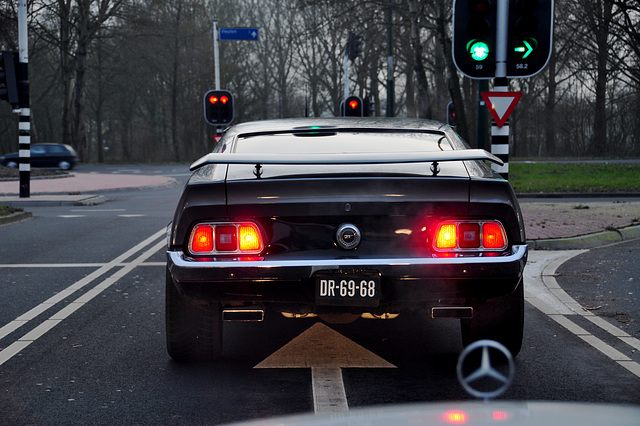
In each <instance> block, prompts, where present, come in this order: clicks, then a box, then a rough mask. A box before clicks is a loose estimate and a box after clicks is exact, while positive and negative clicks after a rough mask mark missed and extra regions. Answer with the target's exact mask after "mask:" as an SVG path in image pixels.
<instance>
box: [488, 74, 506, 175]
mask: <svg viewBox="0 0 640 426" xmlns="http://www.w3.org/2000/svg"><path fill="white" fill-rule="evenodd" d="M493 90H494V91H496V92H508V91H509V80H508V79H507V78H504V77H503V78H496V79H495V84H494V88H493ZM491 153H492V154H494V155H495V156H496V157H498V158H499V159H501V160H502V161H503V162H504V165H502V166H499V165H497V164H495V163H494V164H492V165H491V168H492V169H493V171H495V172H496V173H498V174H500V176H502V177H503V178H504V179H505V180H509V122H508V121H507V122H506V123H504V125H503V126H502V127H498V125H497V123H496V121H495V119H493V120H491Z"/></svg>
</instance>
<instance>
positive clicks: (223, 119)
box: [204, 21, 260, 143]
mask: <svg viewBox="0 0 640 426" xmlns="http://www.w3.org/2000/svg"><path fill="white" fill-rule="evenodd" d="M259 36H260V32H259V30H258V28H218V22H217V21H213V59H214V74H215V75H214V78H215V84H216V88H215V90H210V91H208V92H207V93H206V94H205V96H204V116H205V120H207V122H208V123H209V124H211V125H213V126H218V125H220V124H229V123H231V121H233V96H232V95H231V92H229V91H228V90H221V89H220V55H219V51H218V42H219V41H220V40H249V41H256V40H258V37H259ZM212 95H215V96H212ZM214 99H215V101H213V100H214ZM221 133H222V129H221V128H220V127H216V129H215V134H214V136H213V139H214V140H215V142H216V143H218V141H219V140H220V137H221Z"/></svg>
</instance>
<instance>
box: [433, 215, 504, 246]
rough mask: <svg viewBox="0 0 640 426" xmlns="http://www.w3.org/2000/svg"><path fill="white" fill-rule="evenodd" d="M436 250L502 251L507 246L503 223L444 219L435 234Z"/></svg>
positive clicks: (434, 243) (434, 244)
mask: <svg viewBox="0 0 640 426" xmlns="http://www.w3.org/2000/svg"><path fill="white" fill-rule="evenodd" d="M433 248H434V249H435V250H436V251H439V252H442V251H445V252H450V251H500V250H504V249H506V248H507V234H506V232H505V230H504V226H502V223H500V222H498V221H495V220H490V221H444V222H440V223H439V224H438V226H436V229H435V233H434V236H433Z"/></svg>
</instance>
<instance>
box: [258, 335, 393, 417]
mask: <svg viewBox="0 0 640 426" xmlns="http://www.w3.org/2000/svg"><path fill="white" fill-rule="evenodd" d="M254 368H311V381H312V387H313V405H314V410H315V412H316V413H327V412H339V411H347V410H349V405H348V404H347V396H346V393H345V390H344V382H343V381H342V369H343V368H396V366H395V365H393V364H391V363H389V362H387V361H385V360H384V359H382V358H380V357H379V356H377V355H376V354H374V353H373V352H371V351H369V350H367V349H365V348H363V347H362V346H360V345H358V344H357V343H355V342H353V341H352V340H349V339H348V338H346V337H344V336H343V335H342V334H340V333H338V332H336V331H334V330H332V329H331V328H329V327H327V326H326V325H324V324H322V323H316V324H314V325H313V326H312V327H310V328H309V329H308V330H306V331H305V332H303V333H302V334H300V335H299V336H298V337H296V338H295V339H293V340H292V341H290V342H289V343H287V344H286V345H284V346H283V347H282V348H280V349H278V350H277V351H276V352H274V353H273V354H272V355H271V356H269V357H268V358H267V359H265V360H264V361H262V362H261V363H259V364H258V365H256V366H255V367H254Z"/></svg>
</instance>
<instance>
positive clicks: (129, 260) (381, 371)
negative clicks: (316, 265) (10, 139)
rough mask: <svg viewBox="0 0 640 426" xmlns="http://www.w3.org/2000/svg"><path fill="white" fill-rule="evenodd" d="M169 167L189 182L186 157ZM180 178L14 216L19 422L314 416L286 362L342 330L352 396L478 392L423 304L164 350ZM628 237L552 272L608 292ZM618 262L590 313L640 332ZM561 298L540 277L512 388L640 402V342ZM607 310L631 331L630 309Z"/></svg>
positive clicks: (15, 407)
mask: <svg viewBox="0 0 640 426" xmlns="http://www.w3.org/2000/svg"><path fill="white" fill-rule="evenodd" d="M87 167H88V166H87ZM102 170H105V169H102ZM83 171H86V170H83ZM122 171H123V170H120V169H118V167H114V168H113V169H110V170H109V172H122ZM143 171H144V172H145V173H149V172H150V171H149V169H144V170H143ZM126 172H127V173H133V172H135V171H134V168H131V167H127V170H126ZM158 172H159V173H163V174H171V175H173V176H175V177H176V179H178V180H181V181H184V180H185V179H186V171H182V170H180V169H179V168H178V169H176V168H175V167H174V166H162V167H159V168H158ZM180 189H181V188H180V186H178V187H174V188H164V189H159V190H149V191H118V192H114V193H109V194H108V195H109V197H110V198H111V200H110V201H108V202H107V203H105V204H102V205H99V206H91V207H35V208H30V210H31V211H32V213H33V218H32V219H30V220H26V221H23V222H19V223H14V224H10V225H5V226H2V227H0V240H1V241H2V245H1V246H0V259H1V260H0V350H1V351H0V413H2V414H1V415H2V419H3V423H4V424H54V423H55V424H60V423H87V424H89V423H91V424H114V423H118V424H150V423H154V424H220V423H228V422H232V421H240V420H246V419H254V418H263V417H270V416H276V415H282V414H288V413H305V412H313V411H314V406H315V404H317V401H314V396H313V395H314V392H313V388H312V386H313V384H314V383H315V382H314V377H313V376H312V370H311V368H309V367H307V366H304V367H302V368H299V367H300V366H296V365H290V364H286V363H285V362H286V360H287V359H290V358H291V354H292V352H294V353H295V354H296V356H298V357H300V356H305V357H308V359H312V358H313V359H315V361H313V362H316V361H317V359H318V358H323V357H324V358H325V359H326V356H325V355H324V354H326V353H327V352H323V351H329V352H330V351H331V350H332V348H330V347H329V348H328V347H327V346H329V345H324V346H323V345H322V344H320V346H318V341H320V342H323V341H325V342H326V341H337V342H340V347H341V348H342V349H343V350H342V351H341V352H340V353H339V354H331V353H329V355H327V356H335V359H337V360H338V361H337V362H336V364H334V365H333V367H334V368H335V369H336V370H338V371H339V373H341V374H340V378H341V383H340V384H339V385H340V386H338V388H339V389H341V390H342V392H344V395H345V398H346V401H348V407H349V408H354V407H360V406H371V405H377V404H396V403H406V402H427V401H442V400H467V399H470V397H468V396H467V395H466V394H465V392H464V391H463V390H462V388H461V387H460V385H458V384H457V382H456V375H455V365H456V358H457V355H458V353H459V352H460V351H461V349H462V347H461V343H460V332H459V329H458V324H457V322H456V321H454V320H439V321H433V320H429V319H427V318H426V317H423V316H401V317H399V318H398V319H397V320H393V321H376V320H369V321H367V320H359V321H357V322H355V323H352V324H348V325H325V324H322V323H319V322H318V321H316V320H288V319H285V318H282V317H279V316H278V315H269V313H267V318H266V319H267V320H266V321H265V322H263V323H228V324H225V342H224V343H225V350H224V352H223V355H222V357H221V359H220V360H218V361H217V362H215V363H211V364H193V365H179V364H176V363H174V362H172V361H171V360H170V359H169V357H168V356H167V354H166V351H165V347H164V344H165V342H164V242H165V234H164V228H165V226H166V225H167V223H168V222H169V221H170V220H171V215H172V213H173V209H174V207H175V204H176V202H177V199H178V197H179V193H180ZM625 244H627V245H617V246H611V247H609V248H607V249H605V250H600V249H598V250H593V251H585V252H576V253H569V255H571V256H573V255H575V257H573V258H572V259H570V260H569V261H568V262H566V263H565V264H564V265H562V266H560V269H558V271H560V272H559V274H560V275H558V273H555V272H554V271H552V270H548V269H547V270H546V271H547V272H549V277H548V278H549V279H552V278H554V277H555V278H557V280H558V282H560V283H561V284H562V285H564V282H563V281H566V280H565V278H567V277H569V276H570V275H571V274H572V273H574V272H581V273H582V275H578V277H579V278H581V279H584V280H585V282H587V283H588V284H589V285H590V286H592V287H593V288H594V289H598V288H602V287H598V285H600V286H602V285H603V282H602V281H603V280H602V279H601V277H599V276H597V275H595V274H597V273H601V272H602V271H600V272H598V271H591V272H590V274H593V275H589V274H586V271H587V269H586V268H587V265H588V266H589V267H590V268H596V267H597V264H598V262H597V261H596V260H595V259H596V257H597V258H598V259H600V261H601V262H602V263H601V264H602V265H603V266H602V267H603V268H605V272H606V271H607V269H606V268H609V269H611V268H610V265H611V264H610V263H607V262H604V260H605V259H623V258H624V259H633V258H634V257H631V256H635V259H637V252H638V250H639V249H640V243H639V242H638V241H635V242H630V243H625ZM634 253H635V254H634ZM560 255H567V253H564V254H562V253H537V254H536V253H532V255H531V261H530V264H529V266H528V267H527V273H528V274H529V275H535V274H537V275H538V276H539V275H540V274H542V273H543V271H539V272H536V268H540V267H541V265H547V264H549V261H548V258H554V257H558V256H560ZM545 256H546V257H545ZM593 256H596V257H593ZM616 265H617V266H616V268H617V270H619V271H621V272H619V275H616V276H615V277H612V278H611V279H610V280H607V283H608V284H607V290H606V291H605V293H606V292H608V291H612V296H611V297H609V298H608V299H610V300H607V301H606V303H607V304H608V305H607V309H606V310H605V309H604V308H602V309H596V310H592V311H588V312H592V313H598V311H603V312H617V311H620V312H625V313H627V314H628V317H625V320H626V321H628V322H627V323H626V326H625V327H623V328H624V330H623V331H627V332H628V333H629V334H630V335H631V336H632V337H633V336H635V338H636V339H637V338H638V333H637V330H638V323H639V322H638V321H640V319H639V318H638V317H637V316H635V317H634V315H636V314H637V306H638V304H637V294H638V292H636V294H635V295H629V294H626V296H625V295H624V294H622V295H617V294H616V295H613V292H617V291H620V292H622V293H624V292H626V293H629V292H631V293H633V292H634V285H635V287H637V280H638V271H637V269H631V268H633V267H635V263H634V262H632V261H625V262H621V261H620V262H619V263H617V264H616ZM625 268H626V271H627V272H628V274H631V275H628V274H627V275H628V276H627V275H625V273H624V270H625ZM551 272H553V273H551ZM585 274H586V275H585ZM628 278H634V280H631V281H629V280H628ZM625 279H626V281H625ZM623 281H625V282H624V283H623V284H624V285H623V286H618V284H619V283H621V282H623ZM634 281H635V282H634ZM572 285H573V286H574V287H575V285H577V284H576V283H573V284H572ZM551 287H553V286H551ZM579 288H580V289H582V290H581V291H583V292H587V291H592V290H591V289H587V288H586V286H584V285H582V286H581V287H579ZM568 291H569V293H570V294H571V293H572V291H573V292H574V293H573V295H574V296H576V298H577V300H579V301H583V302H584V303H585V306H588V307H590V308H595V307H597V306H593V305H594V303H592V302H591V301H590V300H587V301H584V299H581V298H580V297H581V295H577V294H576V293H575V289H574V290H571V289H568ZM601 293H602V292H601ZM557 294H558V293H557V292H556V293H554V295H555V296H553V295H551V292H550V289H549V286H547V287H545V286H544V285H542V284H536V285H534V284H533V283H532V284H531V285H530V286H528V287H527V300H529V301H530V303H527V305H526V332H525V341H524V346H523V350H522V352H521V353H520V355H519V356H518V358H517V361H516V368H517V372H516V378H515V381H514V384H513V386H512V387H511V388H510V389H509V390H508V391H507V393H506V394H505V395H504V397H503V398H504V399H512V400H525V399H526V400H562V401H589V402H612V403H625V404H640V377H639V376H638V374H640V371H637V373H638V374H636V373H634V371H635V370H634V369H635V368H636V366H637V365H638V363H639V362H640V348H634V346H632V345H633V344H636V343H635V342H634V341H633V340H629V339H626V341H625V339H621V338H620V337H619V336H615V335H612V334H611V330H609V331H607V330H605V329H603V328H602V327H600V326H599V325H598V324H597V323H596V322H593V321H591V320H590V319H589V318H586V317H584V316H582V315H578V314H576V313H575V312H574V311H569V310H567V307H566V305H563V304H561V303H560V302H559V301H558V299H557V297H556V296H557ZM606 294H608V293H606ZM633 296H635V297H636V298H634V297H633ZM554 297H556V298H555V299H554ZM620 299H629V300H620ZM619 302H620V303H621V305H617V303H619ZM627 303H628V305H627ZM599 304H601V305H603V306H604V302H603V303H599ZM633 306H635V307H636V311H633V309H632V307H633ZM634 312H635V313H634ZM598 318H600V317H598ZM603 318H604V319H605V321H606V322H607V323H608V324H613V325H614V327H613V329H614V331H615V330H616V329H620V327H619V324H621V323H620V322H619V318H616V317H615V316H607V315H605V316H603ZM571 324H573V326H572V325H571ZM576 326H577V327H576ZM629 342H630V343H629ZM314 357H315V358H314ZM283 360H284V361H283ZM256 367H264V368H256ZM316 380H317V378H316Z"/></svg>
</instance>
